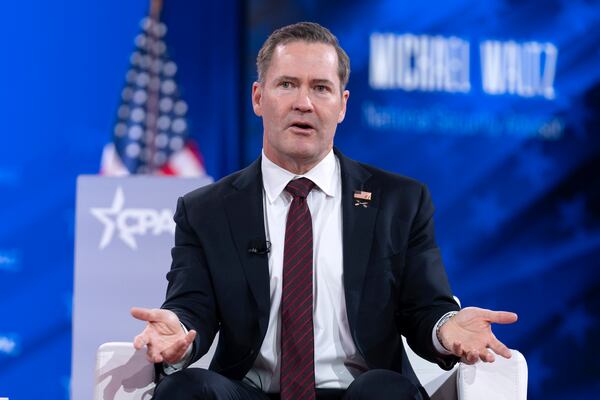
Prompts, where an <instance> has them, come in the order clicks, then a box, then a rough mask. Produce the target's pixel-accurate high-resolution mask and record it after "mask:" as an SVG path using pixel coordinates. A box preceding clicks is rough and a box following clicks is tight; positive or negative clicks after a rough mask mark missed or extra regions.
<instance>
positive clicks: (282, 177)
mask: <svg viewBox="0 0 600 400" xmlns="http://www.w3.org/2000/svg"><path fill="white" fill-rule="evenodd" d="M261 169H262V179H263V186H264V188H265V192H266V194H267V198H268V200H269V203H273V202H274V201H275V199H276V198H277V197H279V195H280V194H281V192H283V190H284V189H285V187H286V186H287V184H288V183H289V182H290V181H291V180H293V179H297V178H301V177H305V178H308V179H310V180H311V181H313V182H314V183H315V185H316V186H317V187H318V188H319V189H320V190H321V191H322V192H323V193H325V194H326V195H327V196H329V197H335V196H336V195H337V192H338V185H337V182H338V181H339V179H340V173H339V170H340V167H339V162H338V161H337V158H336V157H335V154H333V150H330V151H329V153H327V155H326V156H325V158H323V159H322V160H321V161H319V163H318V164H317V165H315V166H314V167H313V168H312V169H311V170H310V171H308V172H307V173H305V174H304V175H296V174H294V173H293V172H290V171H288V170H286V169H284V168H281V167H280V166H279V165H277V164H275V163H274V162H273V161H271V160H269V159H268V158H267V156H266V155H265V152H264V150H263V152H262V160H261Z"/></svg>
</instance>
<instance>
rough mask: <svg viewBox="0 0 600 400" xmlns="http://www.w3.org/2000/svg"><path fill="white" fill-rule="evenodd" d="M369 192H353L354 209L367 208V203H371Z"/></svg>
mask: <svg viewBox="0 0 600 400" xmlns="http://www.w3.org/2000/svg"><path fill="white" fill-rule="evenodd" d="M371 197H372V195H371V192H365V191H362V190H355V191H354V207H363V208H367V207H368V206H369V202H370V201H371Z"/></svg>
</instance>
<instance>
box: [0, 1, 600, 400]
mask: <svg viewBox="0 0 600 400" xmlns="http://www.w3.org/2000/svg"><path fill="white" fill-rule="evenodd" d="M165 3H166V4H165V10H164V20H165V22H166V24H167V26H168V28H169V32H168V34H167V46H168V49H169V52H170V54H171V56H172V58H173V59H174V61H176V62H177V63H178V66H179V69H178V73H177V74H178V76H177V80H178V84H179V86H180V88H181V91H182V97H183V98H184V99H185V100H186V101H187V102H188V104H189V114H188V115H189V125H190V133H191V135H192V136H193V137H194V138H195V139H196V140H197V142H198V143H199V145H200V149H201V151H202V153H203V155H204V158H205V161H206V166H207V170H208V173H209V174H211V175H212V176H213V177H215V178H219V177H221V176H223V175H225V174H227V173H229V172H231V171H233V170H235V169H237V168H239V167H240V166H242V165H245V164H247V163H249V162H250V161H251V160H253V159H254V158H255V157H256V156H257V155H258V154H259V152H260V143H261V142H260V137H261V129H262V128H261V124H260V120H259V119H258V118H256V117H255V116H254V115H253V114H252V109H251V107H250V88H251V83H252V81H253V80H254V78H255V72H254V59H255V56H256V53H257V51H258V48H259V47H260V45H261V44H262V42H263V41H264V39H265V38H266V36H267V35H268V33H269V32H271V31H272V29H273V28H275V27H278V26H281V25H283V24H286V23H291V22H296V21H298V20H314V21H317V22H321V23H323V24H324V25H326V26H328V27H329V28H330V29H331V30H332V31H333V32H334V33H335V34H336V35H337V36H338V37H339V39H340V41H341V44H342V46H343V47H344V48H345V49H346V50H347V52H348V53H349V55H350V58H351V61H352V74H351V78H350V84H349V87H348V88H349V90H350V92H351V96H350V100H349V106H348V113H347V117H346V121H345V122H344V123H343V124H342V125H341V126H340V128H339V129H338V133H337V136H336V144H337V146H338V147H340V149H341V150H342V151H344V152H345V153H346V154H347V155H349V156H351V157H354V158H357V159H360V160H361V161H365V162H369V163H372V164H375V165H377V166H380V167H383V168H387V169H390V170H393V171H396V172H398V173H401V174H405V175H409V176H412V177H415V178H417V179H420V180H422V181H424V182H425V183H427V184H428V185H429V187H430V189H431V191H432V195H433V199H434V202H435V203H436V206H437V214H436V222H437V233H438V240H439V242H440V245H441V247H442V253H443V255H444V259H445V262H446V265H447V268H448V271H449V275H450V279H451V282H452V285H453V288H454V290H455V292H456V293H457V294H458V295H459V296H460V297H461V299H462V301H463V304H464V305H478V306H483V307H489V308H494V309H508V310H513V311H516V312H518V313H519V315H520V321H519V322H518V323H517V324H516V325H514V326H510V327H498V328H496V332H497V333H498V336H499V337H500V338H501V339H502V340H504V341H505V342H506V343H508V344H509V345H510V346H511V347H514V348H518V349H520V350H521V351H522V352H523V353H525V356H526V357H527V360H528V363H529V372H530V396H529V398H531V399H564V398H569V399H579V398H581V399H584V398H585V399H587V398H594V397H596V396H594V394H595V393H597V392H598V391H599V390H600V378H598V377H600V361H599V359H600V350H598V346H596V345H595V343H596V340H595V339H596V338H597V337H599V334H600V321H599V319H598V318H599V317H598V315H599V312H598V311H599V308H600V276H599V274H598V273H597V272H596V271H597V269H598V267H599V264H600V262H599V261H598V260H600V257H599V255H600V221H599V219H600V208H599V206H598V205H599V204H600V201H599V200H600V199H599V197H600V178H599V176H600V175H599V173H598V171H600V143H599V141H600V139H599V134H600V112H599V111H600V52H599V51H598V49H599V48H600V32H599V31H598V29H597V28H596V29H594V28H593V27H597V26H600V25H599V23H600V5H598V4H597V3H596V2H592V1H585V0H572V1H566V0H564V1H559V0H551V1H546V2H543V3H540V2H535V1H519V2H517V1H510V0H503V1H500V0H489V1H486V2H480V1H475V0H453V1H421V2H398V1H368V2H367V1H344V2H342V1H339V0H327V1H318V2H317V1H314V0H304V1H280V2H272V1H266V0H265V1H258V0H254V1H246V2H243V1H234V0H227V1H221V2H194V4H191V3H190V2H183V1H174V0H166V1H165ZM184 3H186V4H184ZM195 3H197V4H195ZM147 8H148V4H147V2H146V1H145V0H138V1H129V2H119V1H116V0H109V1H103V2H93V3H89V4H88V3H87V2H76V1H73V0H63V1H59V2H53V3H51V4H50V3H48V2H41V1H31V0H30V1H23V2H18V3H17V2H10V3H9V4H5V5H4V11H5V18H4V21H3V24H0V35H1V36H2V37H3V38H4V40H3V41H2V45H1V48H0V51H1V52H2V53H1V54H2V55H3V61H4V62H2V63H0V85H1V86H0V87H2V88H3V89H2V90H1V91H0V116H1V117H2V118H1V121H2V125H1V129H0V132H1V135H2V139H3V141H2V142H3V146H1V147H0V195H1V196H0V205H1V207H0V221H1V225H0V226H1V228H0V293H2V296H1V297H0V310H1V311H2V317H3V318H1V319H0V397H1V396H3V395H8V396H10V397H11V398H36V397H43V398H47V399H64V398H67V397H68V382H69V374H70V330H71V315H70V309H71V295H72V271H73V230H74V221H73V215H74V204H75V199H74V196H75V177H76V176H77V175H78V174H81V173H96V172H97V171H98V170H99V161H100V154H101V151H102V147H103V146H104V144H105V143H106V142H107V141H108V140H110V136H111V132H112V125H113V123H114V121H115V114H116V108H117V106H118V104H119V93H120V91H121V87H122V85H123V83H124V75H125V73H126V71H127V68H128V59H129V55H130V53H131V51H132V49H133V43H132V41H133V38H134V37H135V35H136V34H137V33H138V30H139V26H138V22H139V20H140V19H141V18H142V17H143V16H144V15H145V14H146V12H147ZM165 251H168V249H165ZM42 371H43V372H42ZM31 374H34V375H35V378H34V379H33V381H35V382H36V384H35V385H32V384H31V383H30V382H32V378H31V376H32V375H31Z"/></svg>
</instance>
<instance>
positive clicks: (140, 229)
mask: <svg viewBox="0 0 600 400" xmlns="http://www.w3.org/2000/svg"><path fill="white" fill-rule="evenodd" d="M124 206H125V195H124V194H123V189H122V188H121V187H118V188H117V191H116V192H115V197H114V199H113V202H112V205H111V206H110V208H101V207H97V208H91V209H90V212H91V213H92V215H93V216H94V217H96V218H97V219H98V220H99V221H100V222H102V223H103V224H104V232H103V233H102V238H101V239H100V244H99V245H98V248H99V249H104V248H105V247H106V246H108V245H109V244H110V242H111V241H112V239H113V236H114V235H115V234H116V235H117V236H118V238H119V239H121V240H122V241H123V242H124V243H125V244H126V245H127V246H128V247H130V248H131V249H133V250H135V249H137V242H136V236H144V235H148V234H152V235H160V234H162V233H169V234H171V235H172V234H174V233H175V222H174V221H173V211H172V210H169V209H167V208H165V209H162V210H156V209H152V208H124Z"/></svg>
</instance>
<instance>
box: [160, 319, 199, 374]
mask: <svg viewBox="0 0 600 400" xmlns="http://www.w3.org/2000/svg"><path fill="white" fill-rule="evenodd" d="M180 324H181V322H180ZM181 327H182V328H183V331H184V332H185V334H186V335H187V334H188V330H187V328H186V327H185V325H183V324H181ZM193 346H194V344H193V343H191V344H190V345H189V347H188V348H187V350H186V351H185V354H184V355H183V358H182V359H181V361H179V362H176V363H175V364H168V363H163V371H165V375H171V374H172V373H174V372H177V371H179V370H182V369H183V367H185V366H186V365H187V363H188V361H190V358H192V347H193Z"/></svg>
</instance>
